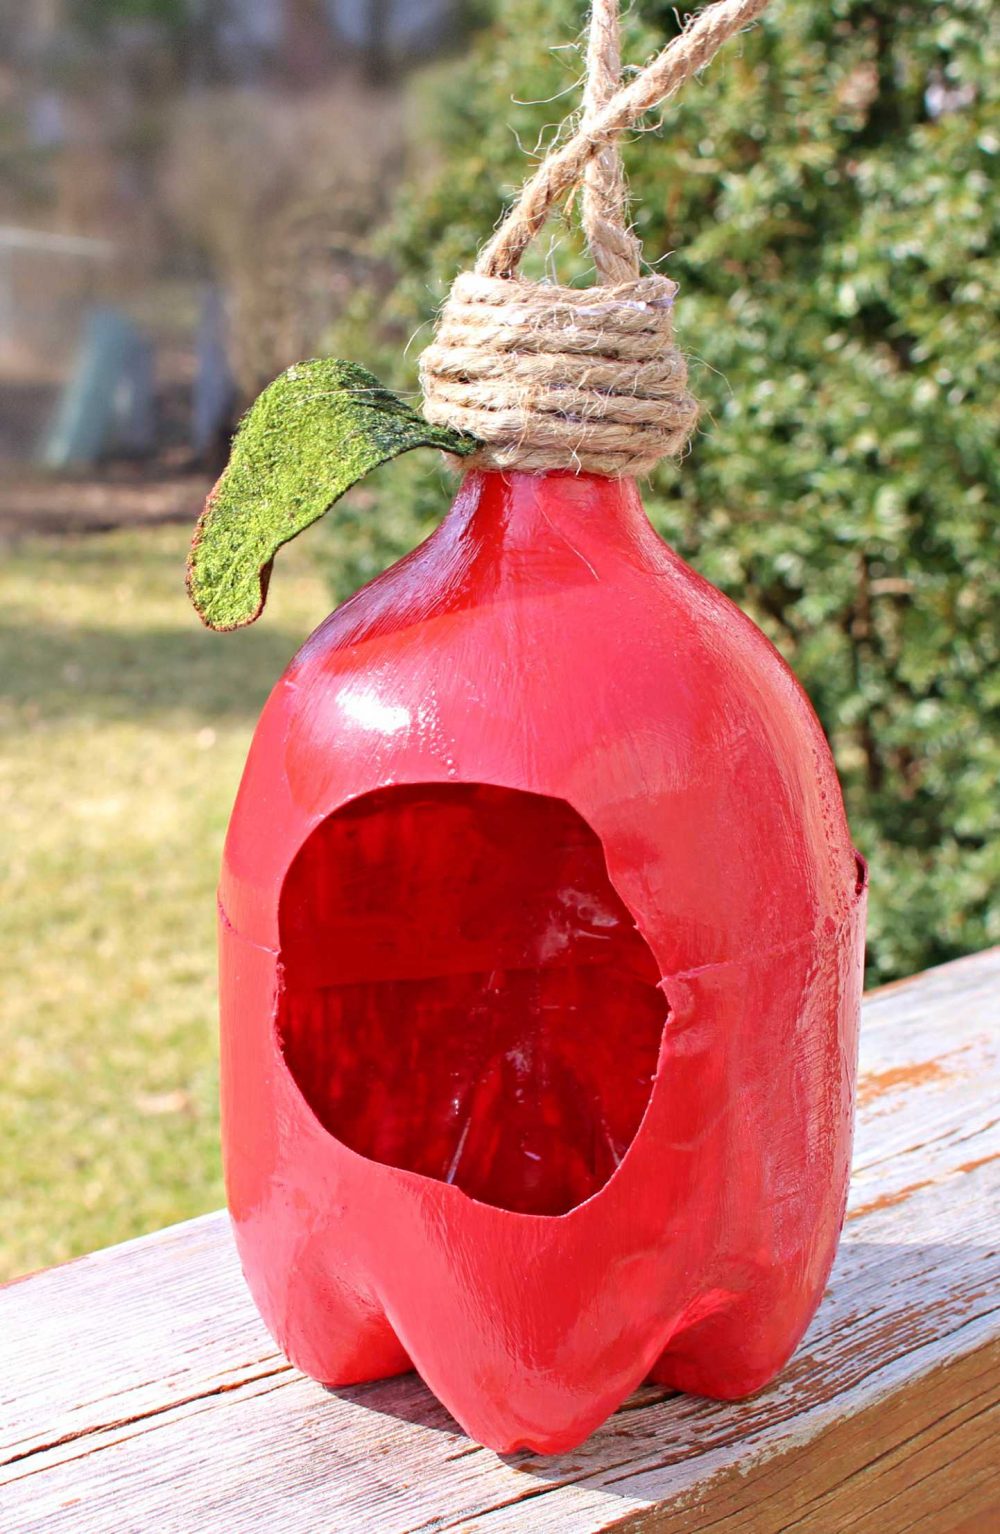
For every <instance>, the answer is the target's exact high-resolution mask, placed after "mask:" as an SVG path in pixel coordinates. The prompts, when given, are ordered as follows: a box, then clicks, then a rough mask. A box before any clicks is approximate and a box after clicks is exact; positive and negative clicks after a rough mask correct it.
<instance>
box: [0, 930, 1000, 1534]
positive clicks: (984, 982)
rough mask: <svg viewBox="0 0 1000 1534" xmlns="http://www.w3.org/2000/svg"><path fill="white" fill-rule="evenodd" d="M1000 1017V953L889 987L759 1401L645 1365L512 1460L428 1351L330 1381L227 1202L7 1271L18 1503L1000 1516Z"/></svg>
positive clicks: (112, 1519)
mask: <svg viewBox="0 0 1000 1534" xmlns="http://www.w3.org/2000/svg"><path fill="white" fill-rule="evenodd" d="M998 1018H1000V950H994V951H991V952H989V953H985V954H980V955H977V956H975V957H973V958H970V959H964V960H960V961H959V962H958V963H955V964H951V965H947V966H945V967H943V968H942V969H939V970H934V971H931V972H930V973H928V974H926V975H922V976H918V977H915V978H914V979H913V980H909V981H906V982H904V983H902V984H898V985H895V986H892V987H887V988H886V989H884V990H882V991H879V992H876V993H874V994H873V995H872V996H870V997H868V998H867V999H866V1002H865V1012H864V1023H863V1029H862V1060H861V1070H862V1075H861V1108H860V1117H859V1127H858V1137H857V1146H856V1155H855V1175H854V1183H853V1190H852V1197H851V1204H850V1208H849V1213H848V1221H847V1225H846V1228H845V1233H844V1241H843V1244H842V1247H841V1252H840V1256H839V1258H838V1261H837V1265H836V1268H835V1270H834V1274H833V1277H832V1279H831V1282H830V1286H829V1292H828V1294H827V1297H826V1299H825V1301H824V1303H823V1305H822V1307H821V1309H820V1312H819V1315H818V1316H817V1318H816V1320H815V1322H814V1323H813V1326H812V1327H811V1329H810V1331H809V1333H808V1335H807V1337H806V1340H805V1342H804V1343H803V1345H802V1347H801V1348H800V1350H799V1352H798V1354H797V1355H796V1357H795V1358H794V1359H793V1360H792V1362H791V1364H790V1365H789V1366H788V1368H787V1369H786V1370H785V1371H784V1373H783V1374H782V1376H781V1377H780V1378H779V1380H778V1381H777V1382H776V1383H775V1384H774V1385H773V1386H771V1387H770V1388H769V1389H767V1390H766V1391H763V1392H762V1393H761V1394H760V1395H758V1396H757V1397H755V1398H754V1399H753V1400H750V1401H745V1402H742V1403H739V1404H736V1405H721V1404H719V1403H714V1402H709V1401H704V1400H697V1399H694V1398H692V1397H684V1396H669V1395H668V1394H667V1393H666V1392H664V1391H662V1390H660V1389H658V1388H655V1387H645V1388H644V1389H643V1390H641V1391H639V1392H637V1394H636V1395H635V1396H633V1397H632V1398H631V1400H630V1401H628V1402H627V1403H626V1405H625V1406H624V1407H623V1408H622V1409H621V1411H619V1412H618V1413H616V1415H615V1416H614V1417H613V1418H612V1419H611V1420H610V1421H609V1422H608V1423H607V1424H606V1425H605V1426H604V1428H602V1429H601V1430H600V1431H599V1432H598V1433H596V1434H595V1435H594V1436H593V1437H592V1438H591V1439H590V1440H589V1442H588V1443H586V1444H585V1445H584V1446H583V1447H582V1448H581V1449H579V1450H577V1451H576V1452H575V1453H572V1454H568V1455H564V1456H560V1457H556V1458H549V1459H542V1458H536V1457H533V1456H531V1455H528V1454H519V1455H515V1456H512V1457H510V1458H509V1459H505V1460H501V1459H499V1458H498V1457H497V1456H496V1455H494V1454H491V1453H489V1452H487V1451H486V1450H484V1449H480V1448H478V1447H477V1446H476V1445H474V1444H472V1443H471V1442H470V1441H469V1440H468V1439H467V1438H465V1437H464V1436H463V1435H462V1434H461V1433H460V1432H459V1430H458V1429H457V1427H456V1426H455V1424H454V1423H453V1422H452V1421H451V1419H450V1418H449V1417H448V1415H447V1413H446V1412H445V1411H444V1410H443V1409H442V1408H441V1407H440V1406H439V1405H438V1404H437V1403H436V1402H435V1401H434V1400H433V1398H432V1397H431V1396H430V1395H429V1393H428V1392H427V1391H426V1390H425V1388H424V1387H423V1385H422V1384H421V1383H420V1381H419V1380H418V1379H416V1378H415V1377H414V1376H412V1375H411V1376H406V1377H404V1378H402V1379H397V1380H390V1381H385V1382H381V1383H379V1384H375V1385H368V1386H363V1387H360V1388H357V1389H354V1390H348V1391H341V1392H339V1393H338V1394H337V1395H330V1394H328V1393H326V1392H325V1391H323V1390H322V1389H321V1388H320V1387H319V1386H317V1385H315V1384H313V1383H312V1382H311V1381H309V1380H306V1379H304V1378H302V1376H300V1375H298V1374H297V1373H296V1372H295V1371H294V1370H292V1369H291V1368H289V1366H288V1365H287V1364H285V1362H284V1361H283V1359H282V1358H281V1357H280V1355H278V1354H277V1353H276V1352H275V1349H274V1347H273V1345H272V1343H271V1342H270V1339H269V1338H268V1336H267V1334H266V1333H265V1331H264V1329H263V1327H262V1326H261V1324H260V1322H259V1321H258V1319H257V1317H256V1313H255V1312H254V1310H253V1307H252V1305H251V1303H250V1300H249V1298H248V1296H247V1294H246V1292H245V1290H244V1287H243V1284H242V1280H241V1278H240V1275H239V1271H238V1265H237V1262H236V1258H235V1255H234V1251H233V1247H232V1244H231V1241H230V1237H229V1232H228V1226H227V1223H226V1220H225V1217H224V1216H223V1215H221V1214H217V1215H208V1216H206V1217H204V1218H203V1219H200V1220H194V1221H191V1222H189V1223H188V1224H186V1225H181V1226H177V1227H175V1228H173V1229H171V1230H166V1231H162V1232H159V1233H158V1234H156V1235H154V1236H149V1237H146V1238H143V1239H142V1240H139V1241H133V1242H130V1243H128V1244H126V1245H125V1246H121V1247H117V1248H113V1249H111V1250H109V1251H106V1252H98V1253H96V1254H94V1255H93V1256H91V1257H87V1258H84V1259H82V1260H81V1261H79V1262H76V1263H72V1264H69V1265H67V1266H66V1267H64V1268H58V1269H53V1270H51V1271H50V1272H47V1273H43V1274H39V1275H37V1276H35V1277H32V1278H28V1279H25V1280H22V1281H21V1282H19V1283H15V1284H13V1285H10V1286H8V1288H7V1289H5V1290H3V1291H0V1336H2V1337H3V1340H4V1353H5V1363H6V1367H5V1370H4V1377H3V1380H2V1382H0V1529H2V1531H3V1534H34V1531H39V1534H41V1531H43V1530H44V1531H45V1534H61V1531H65V1530H72V1531H74V1534H108V1531H109V1530H115V1531H116V1534H132V1531H135V1534H140V1531H142V1534H145V1531H152V1530H156V1531H158V1534H159V1531H174V1530H176V1531H178V1534H180V1531H184V1534H189V1531H193V1530H197V1531H199V1534H215V1531H218V1534H222V1531H226V1534H242V1531H251V1530H265V1529H266V1530H272V1529H273V1530H276V1531H280V1534H300V1531H302V1534H306V1531H309V1534H311V1531H321V1530H322V1531H325V1534H340V1531H344V1534H365V1531H369V1530H370V1531H373V1534H376V1531H377V1534H417V1531H421V1534H431V1531H434V1534H444V1531H455V1534H458V1531H464V1534H523V1531H526V1530H529V1529H530V1530H532V1531H533V1534H584V1531H586V1534H591V1531H596V1530H605V1529H612V1528H614V1529H621V1530H642V1531H647V1530H653V1529H656V1530H664V1531H670V1534H694V1531H702V1530H710V1531H711V1534H779V1531H786V1530H788V1531H793V1530H794V1531H795V1534H841V1531H845V1534H868V1531H869V1530H877V1534H903V1531H904V1530H906V1531H919V1534H977V1531H979V1530H983V1531H984V1534H985V1531H986V1530H987V1529H992V1528H995V1527H1000V1456H998V1454H997V1451H996V1448H995V1445H996V1441H997V1432H998V1427H1000V1284H998V1279H1000V1254H998V1248H1000V1240H998V1230H997V1210H998V1207H1000V1199H998V1194H1000V1130H998V1112H1000V1108H998V1102H1000V1092H998V1083H1000V1059H998V1056H1000V1039H998V1037H997V1022H998ZM447 1324H448V1318H447V1316H445V1315H442V1317H441V1325H442V1326H446V1325H447Z"/></svg>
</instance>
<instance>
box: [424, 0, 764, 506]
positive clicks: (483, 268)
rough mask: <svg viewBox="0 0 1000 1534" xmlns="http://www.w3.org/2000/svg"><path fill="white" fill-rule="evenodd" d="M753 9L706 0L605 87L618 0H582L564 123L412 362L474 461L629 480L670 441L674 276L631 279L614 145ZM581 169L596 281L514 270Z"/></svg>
mask: <svg viewBox="0 0 1000 1534" xmlns="http://www.w3.org/2000/svg"><path fill="white" fill-rule="evenodd" d="M766 4H767V0H715V4H713V5H710V6H708V7H707V8H706V9H705V10H704V11H702V12H701V13H700V15H698V16H696V17H694V18H693V19H692V20H691V21H690V22H689V24H688V25H687V26H686V27H685V28H684V30H683V31H682V32H681V33H680V34H679V35H678V36H677V37H675V38H674V39H673V41H672V42H671V43H669V44H668V45H667V47H666V48H664V49H663V51H662V53H660V54H658V55H657V56H656V58H655V59H653V61H652V62H651V63H650V64H647V65H646V67H645V69H643V70H641V71H640V72H639V73H638V74H637V75H636V76H635V77H634V79H632V80H631V81H630V82H629V84H628V85H626V86H621V85H620V78H619V77H620V70H621V61H620V42H619V20H618V0H593V10H592V13H591V23H590V37H589V44H588V50H587V84H586V90H585V93H584V104H583V113H582V116H581V119H580V122H579V125H578V127H577V128H576V131H575V132H574V133H572V134H571V135H570V136H569V137H568V138H567V139H566V141H565V142H564V143H563V144H562V145H560V146H559V147H558V148H556V149H553V150H552V151H551V152H550V153H549V154H548V155H546V157H545V159H544V160H543V161H542V163H541V165H540V166H539V167H538V169H537V170H536V171H535V173H534V175H533V176H531V177H530V179H529V180H528V181H527V183H526V184H525V186H524V188H523V189H522V191H521V193H520V195H519V196H518V198H517V200H516V201H515V203H514V205H513V207H512V208H511V209H510V211H509V212H508V213H507V215H506V217H505V218H504V220H503V221H502V223H501V224H500V226H499V228H498V229H497V231H496V233H495V234H494V235H493V238H492V239H491V240H490V241H489V242H488V243H487V244H486V246H485V247H484V248H483V250H482V252H481V253H480V256H479V259H478V261H477V262H476V268H475V271H474V272H465V273H463V274H462V275H461V276H459V277H458V278H457V279H456V281H455V283H454V285H453V287H452V290H451V293H450V294H449V296H448V299H447V300H446V302H445V304H444V307H443V309H442V311H441V314H440V317H439V320H438V325H437V330H436V332H435V336H434V340H433V342H432V343H431V345H430V346H429V347H428V348H427V349H426V351H425V352H424V353H423V355H422V357H421V359H420V381H421V386H422V388H423V393H424V414H425V416H426V417H427V419H428V421H430V422H432V423H433V424H434V425H440V426H451V427H454V428H456V429H457V430H459V431H465V432H469V433H471V434H472V435H473V436H475V437H478V438H479V440H480V442H482V444H483V447H482V448H481V450H480V451H479V453H478V454H477V455H476V457H475V458H474V460H473V461H474V462H479V463H480V464H481V465H482V466H483V467H490V468H497V469H523V470H526V471H528V472H533V473H542V472H544V471H545V470H548V469H566V468H569V469H575V470H577V471H581V472H587V473H591V474H604V475H608V476H617V475H624V474H628V475H632V476H636V477H638V476H641V475H644V474H648V473H649V472H650V471H651V470H652V469H653V468H654V467H655V465H656V464H657V463H658V462H659V461H660V459H661V458H665V457H668V456H675V455H678V454H680V453H681V452H683V450H684V448H685V446H686V444H687V442H688V440H689V438H690V435H691V433H692V432H693V430H694V428H695V425H696V423H697V419H698V406H697V404H696V402H695V401H694V400H693V399H692V397H691V395H690V394H689V393H688V392H687V368H686V365H685V362H684V358H683V356H682V355H681V353H680V352H679V351H678V349H677V347H676V345H675V344H674V339H673V322H672V309H673V302H674V296H675V294H676V291H677V287H676V284H675V283H673V282H671V281H670V280H669V279H668V278H666V277H660V276H649V277H641V276H640V275H639V272H640V250H639V244H638V241H637V240H636V238H635V236H634V235H633V233H632V232H631V230H630V229H629V227H628V224H627V197H626V189H625V180H624V175H623V173H622V167H621V159H620V156H619V152H618V148H617V141H618V138H619V136H620V134H621V133H622V132H624V131H625V129H627V128H630V127H632V126H633V125H634V124H635V123H636V122H638V121H639V119H640V118H641V117H643V116H644V115H645V113H646V112H648V111H650V110H651V108H653V107H654V106H657V105H658V104H660V103H661V102H663V101H665V100H666V99H667V98H668V97H670V96H672V95H673V94H674V93H675V91H677V90H678V89H679V88H680V86H681V85H682V84H683V83H684V81H685V80H688V79H690V77H691V76H692V75H693V74H696V73H697V71H698V70H700V69H702V68H703V67H704V66H705V65H706V64H707V63H708V62H709V60H710V59H711V58H713V57H714V55H715V54H716V53H717V52H718V50H719V49H720V48H721V47H722V45H723V43H724V42H725V41H726V40H727V38H729V37H731V36H732V35H733V34H734V33H735V32H738V31H739V30H740V29H741V28H742V27H745V26H747V25H749V23H750V22H752V21H754V20H756V18H757V17H758V16H759V15H760V14H761V12H762V11H763V10H764V8H765V6H766ZM581 180H582V182H583V199H582V203H583V226H584V232H585V234H586V237H587V242H588V246H589V248H590V252H591V255H592V256H593V259H594V265H595V267H596V269H597V275H598V279H599V282H600V284H601V285H600V286H599V287H595V288H587V289H581V288H564V287H559V286H557V285H555V284H550V283H536V282H527V281H525V280H524V279H523V278H521V277H519V276H518V275H517V269H518V266H519V264H520V261H521V257H522V256H523V254H524V252H525V250H526V249H527V247H528V245H529V244H530V243H531V241H532V240H533V239H534V237H535V235H536V234H538V232H539V230H540V229H541V228H542V226H543V224H544V223H545V220H546V218H547V216H548V213H549V210H550V209H551V208H552V207H553V205H554V204H555V203H556V202H557V201H559V200H560V199H561V198H562V197H564V196H565V195H566V194H567V193H568V192H569V191H570V190H571V189H572V188H573V187H574V186H576V185H577V184H578V183H579V182H580V181H581Z"/></svg>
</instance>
